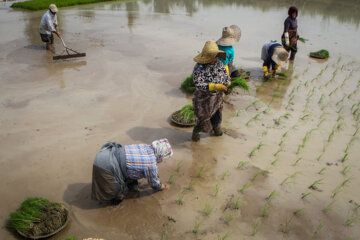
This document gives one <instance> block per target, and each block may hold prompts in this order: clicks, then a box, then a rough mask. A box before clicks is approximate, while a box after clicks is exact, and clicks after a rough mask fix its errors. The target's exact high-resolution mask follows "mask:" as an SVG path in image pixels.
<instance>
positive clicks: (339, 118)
mask: <svg viewBox="0 0 360 240" xmlns="http://www.w3.org/2000/svg"><path fill="white" fill-rule="evenodd" d="M341 120H344V116H342V115H340V114H339V115H338V118H337V119H336V122H340V121H341Z"/></svg>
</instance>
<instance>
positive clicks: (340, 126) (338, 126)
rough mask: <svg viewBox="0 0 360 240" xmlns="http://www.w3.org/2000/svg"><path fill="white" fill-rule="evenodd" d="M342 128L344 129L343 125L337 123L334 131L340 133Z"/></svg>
mask: <svg viewBox="0 0 360 240" xmlns="http://www.w3.org/2000/svg"><path fill="white" fill-rule="evenodd" d="M344 127H345V123H343V122H341V123H338V125H336V130H337V131H338V132H339V131H342V130H344Z"/></svg>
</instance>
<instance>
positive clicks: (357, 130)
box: [351, 127, 360, 140]
mask: <svg viewBox="0 0 360 240" xmlns="http://www.w3.org/2000/svg"><path fill="white" fill-rule="evenodd" d="M359 129H360V127H357V128H356V130H355V132H354V134H353V136H354V137H355V136H356V135H357V134H358V132H359ZM351 140H352V138H351Z"/></svg>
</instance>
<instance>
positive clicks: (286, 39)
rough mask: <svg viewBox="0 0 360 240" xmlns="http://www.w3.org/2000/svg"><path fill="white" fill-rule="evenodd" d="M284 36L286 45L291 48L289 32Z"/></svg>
mask: <svg viewBox="0 0 360 240" xmlns="http://www.w3.org/2000/svg"><path fill="white" fill-rule="evenodd" d="M284 36H285V45H286V46H289V45H290V41H289V33H288V32H286V33H284Z"/></svg>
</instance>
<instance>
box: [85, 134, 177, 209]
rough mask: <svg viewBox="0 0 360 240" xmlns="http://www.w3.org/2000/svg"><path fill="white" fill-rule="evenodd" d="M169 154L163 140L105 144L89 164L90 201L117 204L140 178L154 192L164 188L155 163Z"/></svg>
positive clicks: (169, 146)
mask: <svg viewBox="0 0 360 240" xmlns="http://www.w3.org/2000/svg"><path fill="white" fill-rule="evenodd" d="M172 154H173V151H172V148H171V145H170V143H169V142H168V140H167V139H166V138H164V139H160V140H157V141H154V142H152V144H151V145H147V144H134V145H121V144H118V143H115V142H108V143H105V144H104V145H103V146H102V147H101V149H100V151H99V152H98V153H97V155H96V157H95V161H94V164H93V176H92V194H91V198H92V199H94V200H98V201H100V202H112V203H115V204H118V203H120V202H121V201H122V200H123V199H124V198H125V197H126V194H127V193H128V192H129V190H136V188H137V185H138V181H137V180H138V179H140V178H146V179H147V181H148V183H149V184H150V186H151V187H152V188H153V189H155V190H164V189H167V188H168V186H167V185H166V184H162V183H161V182H160V179H159V176H158V168H157V163H160V162H162V160H163V159H164V158H167V157H170V156H172Z"/></svg>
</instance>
